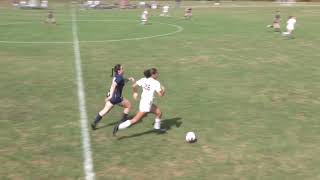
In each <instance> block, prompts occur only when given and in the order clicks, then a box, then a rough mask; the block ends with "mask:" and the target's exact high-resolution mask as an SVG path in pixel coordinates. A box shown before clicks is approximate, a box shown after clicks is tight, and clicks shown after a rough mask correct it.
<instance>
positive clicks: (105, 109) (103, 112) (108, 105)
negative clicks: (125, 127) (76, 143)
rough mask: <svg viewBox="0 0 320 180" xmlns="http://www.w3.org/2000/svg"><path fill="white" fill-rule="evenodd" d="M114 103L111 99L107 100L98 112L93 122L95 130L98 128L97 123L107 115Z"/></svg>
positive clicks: (92, 125)
mask: <svg viewBox="0 0 320 180" xmlns="http://www.w3.org/2000/svg"><path fill="white" fill-rule="evenodd" d="M112 108H113V104H112V103H111V102H110V101H107V102H106V103H105V105H104V107H103V109H102V110H101V111H99V112H98V114H97V116H96V118H95V119H94V122H93V123H92V124H91V127H92V129H93V130H96V126H97V124H98V123H99V122H100V121H101V119H102V117H103V116H105V115H106V114H107V113H108V112H109V111H110V110H111V109H112Z"/></svg>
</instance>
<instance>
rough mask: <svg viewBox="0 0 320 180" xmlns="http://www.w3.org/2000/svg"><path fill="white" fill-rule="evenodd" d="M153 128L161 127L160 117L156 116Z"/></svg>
mask: <svg viewBox="0 0 320 180" xmlns="http://www.w3.org/2000/svg"><path fill="white" fill-rule="evenodd" d="M153 128H154V129H160V128H161V119H158V118H156V119H155V122H154V125H153Z"/></svg>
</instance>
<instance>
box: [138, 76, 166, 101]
mask: <svg viewBox="0 0 320 180" xmlns="http://www.w3.org/2000/svg"><path fill="white" fill-rule="evenodd" d="M137 85H138V86H140V87H142V94H141V100H147V101H153V98H154V93H155V92H160V91H161V85H160V82H159V81H157V80H155V79H153V78H141V79H140V80H138V81H137Z"/></svg>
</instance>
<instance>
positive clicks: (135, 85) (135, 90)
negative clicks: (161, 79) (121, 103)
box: [132, 83, 139, 100]
mask: <svg viewBox="0 0 320 180" xmlns="http://www.w3.org/2000/svg"><path fill="white" fill-rule="evenodd" d="M132 91H133V94H132V96H133V99H134V100H138V97H139V94H138V84H137V83H134V84H133V85H132Z"/></svg>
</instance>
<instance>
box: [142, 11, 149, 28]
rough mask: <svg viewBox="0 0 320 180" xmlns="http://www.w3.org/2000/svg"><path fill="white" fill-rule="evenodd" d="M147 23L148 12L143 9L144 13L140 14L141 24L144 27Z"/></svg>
mask: <svg viewBox="0 0 320 180" xmlns="http://www.w3.org/2000/svg"><path fill="white" fill-rule="evenodd" d="M147 22H148V10H147V9H144V11H143V12H142V14H141V24H143V25H145V24H147Z"/></svg>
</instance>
